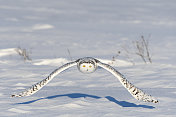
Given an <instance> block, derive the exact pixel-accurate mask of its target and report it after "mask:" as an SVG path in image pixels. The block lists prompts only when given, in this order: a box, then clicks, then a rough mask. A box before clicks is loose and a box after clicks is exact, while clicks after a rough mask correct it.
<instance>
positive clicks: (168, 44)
mask: <svg viewBox="0 0 176 117" xmlns="http://www.w3.org/2000/svg"><path fill="white" fill-rule="evenodd" d="M175 11H176V1H175V0H52V1H51V0H35V1H34V0H15V1H14V0H0V116H2V117H7V116H11V117H48V116H52V117H118V116H123V117H128V116H130V117H148V116H150V117H175V116H176V111H175V110H176V63H175V60H176V54H175V53H176V40H175V38H176V14H175ZM141 35H143V36H144V37H145V38H146V39H149V49H150V52H151V55H152V60H153V63H152V64H144V63H143V62H142V61H141V59H140V58H139V57H137V56H135V55H134V54H132V55H130V57H134V58H133V61H134V62H135V65H133V63H131V62H130V60H129V59H128V58H127V57H126V56H125V54H126V53H125V51H124V47H126V48H128V49H129V50H131V51H132V48H133V47H132V41H135V40H138V39H140V37H141ZM18 47H21V48H24V49H26V50H27V51H28V52H29V55H30V58H32V61H28V62H24V61H23V59H22V58H21V57H20V56H19V55H18V54H17V53H16V51H15V48H18ZM68 50H69V51H70V54H71V57H72V59H74V60H76V59H78V58H81V57H86V56H90V57H95V58H99V59H100V60H101V61H102V62H105V63H109V64H111V65H112V66H114V67H115V68H116V69H118V70H119V71H120V72H121V73H122V74H124V75H125V76H126V77H127V79H128V80H129V81H130V82H132V83H133V84H135V85H136V86H137V87H139V88H141V89H143V90H144V91H145V92H147V93H149V94H151V95H152V96H154V97H156V98H157V99H158V100H159V103H158V104H153V103H146V102H141V101H137V100H135V99H134V98H133V97H132V96H131V95H130V94H129V93H128V92H127V91H126V90H125V88H124V87H123V86H122V85H121V84H120V82H119V81H118V80H117V79H116V78H115V77H114V76H113V75H111V74H110V73H109V72H107V71H105V70H103V69H98V70H97V71H96V72H95V73H92V74H82V73H80V72H79V71H78V70H77V68H76V67H73V68H70V69H68V70H66V71H64V72H62V73H61V74H59V75H58V76H57V77H56V78H54V79H53V80H52V81H51V82H50V83H49V84H48V85H47V86H45V87H44V88H43V89H42V90H40V91H39V92H37V93H36V94H34V95H32V96H30V97H23V98H11V97H10V96H11V94H14V93H18V92H21V91H23V90H25V89H26V88H28V87H30V86H31V85H33V84H34V83H36V82H38V81H40V80H42V79H44V78H45V77H47V75H49V74H50V73H51V72H52V71H53V70H54V69H56V68H58V67H59V66H61V65H63V64H64V63H66V62H69V61H70V56H69V54H68ZM118 51H121V54H120V55H119V56H118V57H117V58H118V59H116V61H114V62H112V61H111V60H112V56H114V55H116V54H117V53H118Z"/></svg>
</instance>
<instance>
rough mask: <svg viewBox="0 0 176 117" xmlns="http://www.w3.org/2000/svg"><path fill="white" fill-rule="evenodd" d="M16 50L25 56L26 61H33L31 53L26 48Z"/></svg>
mask: <svg viewBox="0 0 176 117" xmlns="http://www.w3.org/2000/svg"><path fill="white" fill-rule="evenodd" d="M16 52H17V53H18V54H19V55H20V56H21V57H23V59H24V61H27V60H28V61H32V59H31V58H30V57H29V53H28V51H27V50H26V49H22V48H21V47H18V48H16Z"/></svg>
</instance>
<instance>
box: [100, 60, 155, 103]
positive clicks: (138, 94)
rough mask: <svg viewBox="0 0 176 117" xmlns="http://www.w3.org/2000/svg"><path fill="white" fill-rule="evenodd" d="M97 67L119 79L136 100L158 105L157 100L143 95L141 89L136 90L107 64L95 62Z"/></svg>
mask: <svg viewBox="0 0 176 117" xmlns="http://www.w3.org/2000/svg"><path fill="white" fill-rule="evenodd" d="M97 65H98V66H100V67H102V68H104V69H106V70H107V71H109V72H110V73H112V74H113V75H114V76H115V77H117V78H118V79H119V81H120V82H121V83H122V85H123V86H124V87H125V88H126V89H127V90H128V92H129V93H130V94H131V95H132V96H133V97H134V98H136V99H137V100H142V101H145V102H153V103H158V100H156V99H155V98H153V97H152V96H151V95H148V94H146V93H144V92H143V91H142V90H141V89H138V88H137V87H135V86H134V85H133V84H131V83H130V82H129V81H128V80H127V79H126V78H125V77H124V76H123V75H122V74H121V73H120V72H118V71H117V70H116V69H114V68H113V67H111V66H110V65H108V64H105V63H102V62H100V61H98V62H97Z"/></svg>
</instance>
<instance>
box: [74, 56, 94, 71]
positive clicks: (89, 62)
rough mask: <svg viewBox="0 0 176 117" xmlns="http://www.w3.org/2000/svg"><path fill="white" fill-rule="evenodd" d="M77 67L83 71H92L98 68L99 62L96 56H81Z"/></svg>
mask: <svg viewBox="0 0 176 117" xmlns="http://www.w3.org/2000/svg"><path fill="white" fill-rule="evenodd" d="M77 67H78V69H79V71H80V72H82V73H92V72H94V71H95V70H96V69H97V63H96V60H95V59H94V58H91V57H86V58H81V59H79V60H78V62H77Z"/></svg>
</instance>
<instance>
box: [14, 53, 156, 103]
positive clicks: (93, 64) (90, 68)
mask: <svg viewBox="0 0 176 117" xmlns="http://www.w3.org/2000/svg"><path fill="white" fill-rule="evenodd" d="M75 65H77V68H78V70H79V71H80V72H82V73H92V72H94V71H95V70H96V69H97V68H98V67H102V68H104V69H105V70H107V71H109V72H110V73H112V74H113V75H114V76H115V77H116V78H118V80H119V81H120V83H121V84H122V85H123V86H124V87H125V88H126V89H127V90H128V92H129V93H130V94H131V95H132V96H133V97H134V98H136V99H137V100H142V101H145V102H153V103H158V100H156V99H155V98H154V97H152V96H151V95H148V94H146V93H144V92H143V91H142V90H141V89H139V88H137V87H135V86H134V85H133V84H131V83H130V82H129V81H128V80H127V79H126V78H125V77H124V76H123V75H122V74H121V73H120V72H118V71H117V70H116V69H114V68H113V67H111V66H110V65H108V64H105V63H102V62H100V61H99V60H97V59H94V58H92V57H85V58H80V59H78V60H76V61H74V62H70V63H67V64H65V65H63V66H61V67H59V68H58V69H56V70H54V71H53V72H52V73H51V74H50V75H49V76H48V77H47V78H45V79H44V80H42V81H40V82H38V83H36V84H34V85H33V86H32V87H31V88H29V89H27V90H26V91H24V92H22V93H19V94H14V95H12V97H23V96H30V95H33V94H34V93H36V92H37V91H39V90H40V89H41V88H42V87H43V86H45V85H46V84H47V83H48V82H50V81H51V80H52V79H53V78H54V77H55V76H56V75H58V74H59V73H60V72H62V71H64V70H66V69H68V68H70V67H72V66H75Z"/></svg>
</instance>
